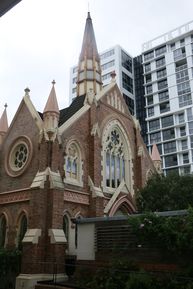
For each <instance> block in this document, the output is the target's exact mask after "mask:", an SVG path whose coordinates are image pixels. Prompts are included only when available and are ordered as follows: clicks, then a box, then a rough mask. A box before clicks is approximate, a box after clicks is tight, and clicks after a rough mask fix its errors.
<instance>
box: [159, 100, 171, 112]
mask: <svg viewBox="0 0 193 289" xmlns="http://www.w3.org/2000/svg"><path fill="white" fill-rule="evenodd" d="M159 109H160V113H164V112H166V111H170V102H169V101H166V102H162V103H160V105H159Z"/></svg>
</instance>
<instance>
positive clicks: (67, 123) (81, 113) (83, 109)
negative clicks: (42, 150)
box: [59, 96, 90, 135]
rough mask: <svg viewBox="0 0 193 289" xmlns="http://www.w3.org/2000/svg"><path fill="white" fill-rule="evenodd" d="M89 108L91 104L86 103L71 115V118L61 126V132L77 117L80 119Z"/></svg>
mask: <svg viewBox="0 0 193 289" xmlns="http://www.w3.org/2000/svg"><path fill="white" fill-rule="evenodd" d="M77 97H78V96H77ZM89 108H90V105H89V104H85V105H84V106H83V107H82V108H81V109H79V110H78V111H77V112H76V113H75V114H74V115H73V116H71V118H69V119H68V120H67V121H66V122H65V123H64V124H63V125H62V126H60V127H59V134H60V135H61V134H62V133H63V132H64V131H65V130H67V129H68V128H69V127H70V126H71V125H72V124H73V123H74V122H75V121H76V120H77V119H79V118H80V117H81V116H82V115H83V114H84V113H85V112H86V111H87V110H89Z"/></svg>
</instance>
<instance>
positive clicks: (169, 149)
mask: <svg viewBox="0 0 193 289" xmlns="http://www.w3.org/2000/svg"><path fill="white" fill-rule="evenodd" d="M173 152H176V142H175V141H171V142H166V143H164V153H165V154H169V153H173Z"/></svg>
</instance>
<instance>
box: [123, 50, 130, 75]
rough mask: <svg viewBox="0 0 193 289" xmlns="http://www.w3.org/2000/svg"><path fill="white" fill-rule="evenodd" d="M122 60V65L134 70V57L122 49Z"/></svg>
mask: <svg viewBox="0 0 193 289" xmlns="http://www.w3.org/2000/svg"><path fill="white" fill-rule="evenodd" d="M121 61H122V66H123V67H125V68H126V69H127V70H128V71H130V72H131V73H132V71H133V69H132V58H131V57H130V56H129V55H128V54H126V53H125V52H124V51H123V50H121Z"/></svg>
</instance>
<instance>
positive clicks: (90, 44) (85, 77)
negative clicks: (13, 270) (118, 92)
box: [77, 12, 102, 96]
mask: <svg viewBox="0 0 193 289" xmlns="http://www.w3.org/2000/svg"><path fill="white" fill-rule="evenodd" d="M101 79H102V78H101V67H100V57H99V53H98V50H97V45H96V40H95V34H94V29H93V25H92V19H91V16H90V12H88V16H87V19H86V25H85V30H84V36H83V42H82V49H81V53H80V57H79V64H78V78H77V96H80V95H84V94H87V93H88V92H90V91H93V93H94V94H97V93H98V92H99V91H100V90H101V89H102V80H101Z"/></svg>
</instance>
